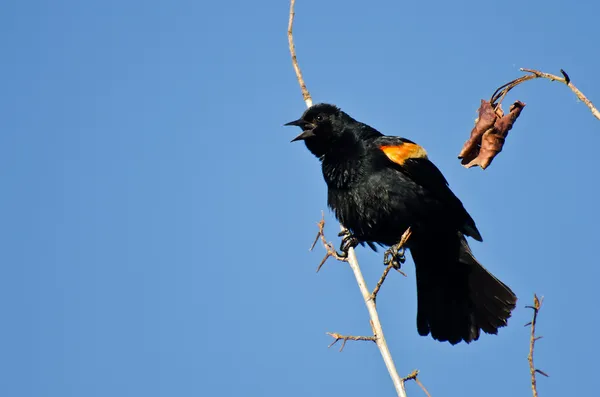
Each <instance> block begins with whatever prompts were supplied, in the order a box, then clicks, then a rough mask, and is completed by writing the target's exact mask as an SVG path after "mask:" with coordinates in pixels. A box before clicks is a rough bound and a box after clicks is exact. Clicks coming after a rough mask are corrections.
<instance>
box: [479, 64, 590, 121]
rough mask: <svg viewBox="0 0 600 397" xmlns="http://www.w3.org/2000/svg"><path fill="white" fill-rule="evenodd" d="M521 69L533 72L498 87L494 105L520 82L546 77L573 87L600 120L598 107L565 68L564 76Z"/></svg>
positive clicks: (493, 99)
mask: <svg viewBox="0 0 600 397" xmlns="http://www.w3.org/2000/svg"><path fill="white" fill-rule="evenodd" d="M521 71H522V72H527V73H531V74H529V75H527V76H522V77H519V78H518V79H515V80H513V81H511V82H509V83H506V84H504V85H503V86H501V87H500V88H498V89H497V90H496V92H494V94H493V95H492V98H491V100H490V102H491V103H492V105H494V104H495V102H496V101H497V102H498V103H502V100H503V99H504V97H505V96H506V94H508V92H509V91H510V90H512V89H513V88H515V87H516V86H518V85H519V84H521V83H523V82H525V81H527V80H533V79H537V78H544V79H548V80H550V81H558V82H560V83H563V84H565V85H566V86H567V87H569V88H570V89H571V91H573V92H574V93H575V95H577V98H579V100H580V101H581V102H583V103H585V105H586V106H587V107H588V108H589V109H590V111H591V112H592V114H593V115H594V117H596V118H597V119H598V120H600V111H598V109H596V107H594V104H593V103H592V101H590V100H589V99H587V97H586V96H585V95H583V93H582V92H581V91H579V89H578V88H577V87H575V85H573V82H572V81H571V78H570V77H569V75H568V74H567V72H565V71H564V70H562V69H561V70H560V73H561V74H562V75H563V77H559V76H556V75H553V74H550V73H544V72H540V71H539V70H535V69H526V68H521Z"/></svg>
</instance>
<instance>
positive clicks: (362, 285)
mask: <svg viewBox="0 0 600 397" xmlns="http://www.w3.org/2000/svg"><path fill="white" fill-rule="evenodd" d="M295 3H296V1H295V0H290V17H289V22H288V30H287V34H288V43H289V48H290V54H291V56H292V65H293V66H294V71H295V72H296V78H297V79H298V83H299V84H300V89H301V90H302V96H303V98H304V102H305V103H306V106H307V107H311V106H312V98H311V96H310V93H309V92H308V88H306V83H305V82H304V78H303V77H302V72H301V71H300V66H298V58H297V57H296V47H295V46H294V36H293V34H292V31H293V26H294V16H295V13H294V5H295ZM340 228H341V230H342V231H343V230H345V228H344V226H343V225H341V224H340ZM348 263H349V264H350V268H351V269H352V271H353V272H354V277H355V278H356V283H357V284H358V288H359V289H360V292H361V294H362V296H363V299H364V301H365V305H366V306H367V310H368V311H369V316H370V317H371V327H372V328H373V336H374V341H375V343H376V344H377V347H378V348H379V351H380V352H381V357H382V358H383V361H384V363H385V366H386V368H387V370H388V372H389V374H390V377H391V378H392V381H393V383H394V387H395V388H396V392H397V393H398V397H406V390H405V389H404V382H403V381H402V379H401V378H400V376H399V375H398V371H397V370H396V366H395V364H394V360H393V359H392V354H391V353H390V350H389V348H388V346H387V342H386V340H385V336H384V334H383V329H382V328H381V321H380V320H379V314H378V313H377V307H376V306H375V301H374V300H373V299H372V298H371V293H370V292H369V289H368V288H367V283H366V282H365V278H364V277H363V275H362V271H361V270H360V266H359V265H358V260H357V259H356V253H355V252H354V249H353V248H351V249H350V250H349V251H348Z"/></svg>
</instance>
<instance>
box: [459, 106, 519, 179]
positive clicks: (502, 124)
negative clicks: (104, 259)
mask: <svg viewBox="0 0 600 397" xmlns="http://www.w3.org/2000/svg"><path fill="white" fill-rule="evenodd" d="M482 106H483V103H482ZM490 107H491V105H490ZM524 107H525V104H524V103H523V102H520V101H516V102H515V103H513V104H512V105H511V106H510V109H509V112H508V114H504V112H503V111H502V108H501V107H500V105H498V106H496V110H495V112H494V117H495V120H494V125H493V128H490V129H488V130H487V131H485V132H484V133H483V135H482V136H481V141H480V144H479V151H478V153H477V156H475V157H474V158H472V159H471V160H470V161H466V160H467V159H466V158H464V159H463V161H462V164H463V165H464V166H465V167H467V168H471V167H474V166H476V165H478V166H479V167H481V168H482V169H486V168H487V167H489V165H490V164H491V163H492V161H493V160H494V158H495V157H496V156H497V155H498V153H500V152H501V151H502V148H503V147H504V142H505V140H506V136H507V135H508V131H510V129H511V128H512V127H513V124H514V122H515V120H516V119H517V118H518V117H519V115H520V114H521V111H522V110H523V108H524ZM469 140H470V139H469Z"/></svg>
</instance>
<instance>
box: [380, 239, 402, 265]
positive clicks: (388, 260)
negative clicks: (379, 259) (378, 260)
mask: <svg viewBox="0 0 600 397" xmlns="http://www.w3.org/2000/svg"><path fill="white" fill-rule="evenodd" d="M404 262H406V257H405V256H404V242H402V244H401V243H398V244H394V245H392V246H391V247H390V248H389V249H388V250H387V251H385V253H384V254H383V264H384V265H386V266H389V265H392V267H393V268H394V269H396V270H400V268H401V267H402V264H403V263H404Z"/></svg>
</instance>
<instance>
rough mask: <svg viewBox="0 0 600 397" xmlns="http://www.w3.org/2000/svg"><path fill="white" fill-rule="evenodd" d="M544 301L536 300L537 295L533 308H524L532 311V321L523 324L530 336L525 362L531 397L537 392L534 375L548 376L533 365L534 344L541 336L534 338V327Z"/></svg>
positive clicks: (536, 298) (536, 394)
mask: <svg viewBox="0 0 600 397" xmlns="http://www.w3.org/2000/svg"><path fill="white" fill-rule="evenodd" d="M543 300H544V297H542V298H538V297H537V295H535V294H534V295H533V306H525V307H526V308H528V309H533V319H532V320H531V321H530V322H529V323H527V324H525V326H528V325H530V326H531V336H530V338H529V355H528V356H527V361H529V372H530V374H531V391H532V393H533V397H538V392H537V382H536V378H535V374H536V373H538V374H541V375H544V376H546V377H547V376H548V374H546V373H545V372H544V371H542V370H540V369H536V368H535V365H534V364H533V353H534V350H535V342H537V341H538V340H539V339H541V338H542V337H541V336H536V335H535V325H536V323H537V316H538V313H539V311H540V308H541V307H542V302H543Z"/></svg>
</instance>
